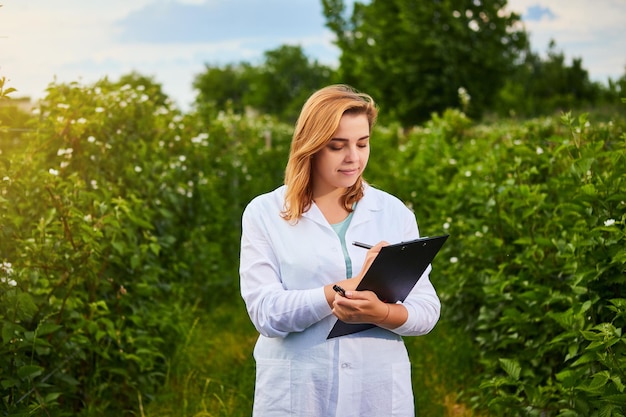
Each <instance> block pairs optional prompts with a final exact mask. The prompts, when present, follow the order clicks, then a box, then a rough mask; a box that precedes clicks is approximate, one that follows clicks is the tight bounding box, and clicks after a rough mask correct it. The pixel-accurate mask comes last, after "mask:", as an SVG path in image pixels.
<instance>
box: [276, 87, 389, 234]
mask: <svg viewBox="0 0 626 417" xmlns="http://www.w3.org/2000/svg"><path fill="white" fill-rule="evenodd" d="M346 113H348V114H364V115H366V116H367V120H368V123H369V128H370V132H371V130H372V127H373V126H374V124H375V123H376V117H377V116H378V109H377V108H376V104H375V103H374V100H373V99H372V98H371V97H370V96H369V95H367V94H364V93H359V92H358V91H356V90H355V89H354V88H352V87H350V86H348V85H344V84H337V85H331V86H328V87H324V88H322V89H321V90H318V91H316V92H315V93H313V94H312V95H311V96H310V97H309V99H308V100H307V101H306V102H305V103H304V106H303V107H302V111H301V112H300V116H299V117H298V121H297V122H296V126H295V130H294V133H293V138H292V140H291V149H290V151H289V160H288V161H287V168H286V169H285V185H286V186H287V192H286V194H285V206H284V209H283V212H282V213H281V214H282V216H283V218H285V219H286V220H289V221H294V222H297V221H298V220H299V219H300V217H302V214H303V213H304V212H306V211H307V210H308V209H309V208H310V207H311V203H312V201H313V190H312V187H311V178H312V161H311V159H312V157H313V155H315V154H316V153H317V152H319V151H320V150H321V149H322V148H324V146H326V145H327V144H328V143H329V142H330V140H331V139H332V137H333V134H334V133H335V132H336V131H337V128H338V127H339V122H340V121H341V117H342V116H343V115H344V114H346ZM362 197H363V179H362V177H361V176H359V178H358V179H357V181H356V183H355V184H354V185H353V186H351V187H349V188H348V189H347V190H346V192H345V193H344V195H343V204H344V207H345V208H346V209H347V210H348V211H352V206H353V204H354V203H356V202H357V201H359V200H360V199H361V198H362Z"/></svg>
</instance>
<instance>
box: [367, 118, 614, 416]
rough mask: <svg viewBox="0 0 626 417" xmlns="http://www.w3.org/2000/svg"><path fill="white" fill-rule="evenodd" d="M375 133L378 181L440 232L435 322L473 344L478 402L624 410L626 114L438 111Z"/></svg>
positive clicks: (425, 227)
mask: <svg viewBox="0 0 626 417" xmlns="http://www.w3.org/2000/svg"><path fill="white" fill-rule="evenodd" d="M455 117H456V118H457V121H456V122H455V121H454V118H455ZM383 139H384V140H386V141H388V143H389V144H390V145H389V147H390V148H391V149H392V150H388V151H385V152H383V154H384V156H383V158H382V159H381V160H379V161H378V163H379V164H380V163H384V164H386V166H387V169H386V170H385V169H381V170H378V171H376V172H381V175H380V176H377V177H376V179H375V180H376V182H377V183H378V184H380V185H381V186H383V188H387V189H393V190H394V192H395V193H397V194H398V195H400V196H402V197H403V198H404V199H405V200H406V201H407V202H408V203H409V204H411V205H412V206H413V207H414V209H415V211H416V213H417V215H418V219H420V224H421V227H422V232H424V233H426V234H436V233H443V232H446V233H450V234H451V235H452V237H451V239H450V240H449V243H447V244H446V246H445V247H444V251H443V253H442V254H441V255H440V256H439V258H438V259H437V260H436V265H435V276H434V278H433V279H434V281H435V284H436V285H438V287H439V288H440V290H441V291H440V292H441V296H442V299H443V320H452V321H454V322H456V323H457V324H458V325H459V326H462V327H463V328H465V329H466V330H467V331H468V332H470V334H471V335H472V337H473V338H474V339H475V341H476V343H477V344H478V347H479V351H480V356H479V358H478V359H479V361H480V369H479V374H478V375H479V377H478V381H476V382H477V383H478V384H480V391H479V392H474V393H472V394H473V395H475V397H474V401H475V403H476V405H477V406H479V407H481V408H483V409H488V410H489V411H491V412H493V413H494V414H495V415H541V416H556V415H559V416H566V415H593V414H594V413H595V412H600V415H623V410H624V407H625V406H626V393H625V392H624V382H625V375H624V369H626V356H625V355H626V346H625V344H626V339H624V338H623V336H622V328H623V327H624V324H625V307H626V295H625V294H624V290H623V288H624V284H625V281H626V274H625V272H626V267H625V263H626V249H625V248H626V238H625V233H624V224H625V222H626V215H625V213H626V203H625V201H626V187H625V185H626V146H625V145H626V135H625V134H624V120H621V121H619V120H618V121H615V122H611V123H607V124H598V125H596V126H591V125H590V123H589V122H588V119H587V115H585V114H583V115H581V116H580V117H578V118H574V117H573V116H571V115H570V114H565V115H564V116H563V117H562V120H552V119H538V120H533V121H530V122H527V123H524V124H519V125H511V124H504V125H494V126H489V127H485V126H478V127H473V128H470V127H469V126H467V125H466V124H465V123H464V116H463V115H462V113H456V115H455V112H447V114H445V115H444V116H443V117H434V118H433V119H432V120H431V122H429V124H427V125H426V126H425V127H424V128H420V129H415V130H413V131H411V132H408V133H407V134H406V135H404V136H402V135H400V137H398V134H397V133H394V134H392V135H387V136H385V135H383ZM376 142H377V141H376V140H374V145H373V146H380V147H383V148H385V147H386V144H385V143H384V142H383V143H382V144H376ZM398 142H399V143H401V145H400V147H394V146H393V144H394V143H398ZM397 149H399V150H400V152H399V155H400V159H398V158H394V157H393V154H394V153H395V152H396V150H397ZM374 155H376V151H374ZM391 164H393V165H391ZM468 399H469V398H468Z"/></svg>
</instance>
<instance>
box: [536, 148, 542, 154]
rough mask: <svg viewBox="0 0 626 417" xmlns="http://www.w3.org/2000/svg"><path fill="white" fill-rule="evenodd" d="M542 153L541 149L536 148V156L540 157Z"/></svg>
mask: <svg viewBox="0 0 626 417" xmlns="http://www.w3.org/2000/svg"><path fill="white" fill-rule="evenodd" d="M542 153H543V149H541V148H540V147H539V146H537V155H541V154H542Z"/></svg>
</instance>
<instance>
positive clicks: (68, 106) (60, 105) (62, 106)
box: [57, 103, 70, 110]
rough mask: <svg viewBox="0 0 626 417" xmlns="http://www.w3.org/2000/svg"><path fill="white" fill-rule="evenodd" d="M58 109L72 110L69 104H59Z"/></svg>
mask: <svg viewBox="0 0 626 417" xmlns="http://www.w3.org/2000/svg"><path fill="white" fill-rule="evenodd" d="M57 107H58V108H59V109H65V110H67V109H69V108H70V105H69V104H65V103H59V104H57Z"/></svg>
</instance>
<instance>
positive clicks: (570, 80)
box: [494, 41, 602, 117]
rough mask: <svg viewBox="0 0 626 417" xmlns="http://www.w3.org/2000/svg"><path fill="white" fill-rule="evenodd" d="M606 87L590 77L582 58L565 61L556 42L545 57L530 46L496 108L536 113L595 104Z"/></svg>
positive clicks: (508, 112)
mask: <svg viewBox="0 0 626 417" xmlns="http://www.w3.org/2000/svg"><path fill="white" fill-rule="evenodd" d="M601 95H602V88H601V87H600V86H599V85H595V84H593V83H592V82H591V81H590V80H589V74H588V72H587V70H585V69H583V67H582V59H580V58H576V59H574V60H572V64H571V65H567V64H566V63H565V56H564V54H563V52H561V51H558V50H557V49H556V42H554V41H551V42H550V44H549V46H548V51H547V58H546V59H542V58H541V57H540V56H539V55H538V54H536V53H533V52H532V51H530V50H529V49H528V50H527V51H526V53H525V54H524V60H523V62H521V63H520V64H519V65H517V66H516V68H515V71H513V72H512V73H511V75H510V76H509V77H508V79H507V81H506V84H505V86H504V87H503V88H502V89H501V90H500V93H499V97H498V100H497V103H496V106H494V110H495V111H497V112H498V113H499V114H500V115H502V116H507V117H508V116H522V117H536V116H540V115H543V114H551V113H554V112H557V111H564V110H567V109H571V108H582V107H584V106H590V105H595V104H597V103H599V102H600V100H601V99H602V97H601Z"/></svg>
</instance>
